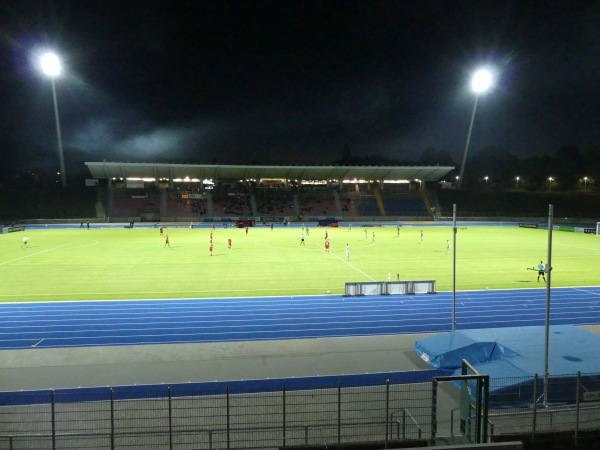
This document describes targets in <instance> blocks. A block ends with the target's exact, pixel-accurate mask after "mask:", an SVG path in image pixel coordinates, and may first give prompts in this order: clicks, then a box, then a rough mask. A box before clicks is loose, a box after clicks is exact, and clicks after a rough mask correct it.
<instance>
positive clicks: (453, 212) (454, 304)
mask: <svg viewBox="0 0 600 450" xmlns="http://www.w3.org/2000/svg"><path fill="white" fill-rule="evenodd" d="M452 236H453V241H452V331H454V330H456V203H455V204H454V205H452Z"/></svg>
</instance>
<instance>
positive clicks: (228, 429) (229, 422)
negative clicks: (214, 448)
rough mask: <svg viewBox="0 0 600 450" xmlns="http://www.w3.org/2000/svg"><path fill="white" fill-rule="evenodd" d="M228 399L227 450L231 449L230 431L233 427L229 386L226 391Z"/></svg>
mask: <svg viewBox="0 0 600 450" xmlns="http://www.w3.org/2000/svg"><path fill="white" fill-rule="evenodd" d="M225 392H226V397H227V448H231V446H230V445H231V440H230V436H229V431H230V428H229V427H230V426H231V421H230V417H229V386H227V388H226V390H225Z"/></svg>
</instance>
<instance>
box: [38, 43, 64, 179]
mask: <svg viewBox="0 0 600 450" xmlns="http://www.w3.org/2000/svg"><path fill="white" fill-rule="evenodd" d="M40 67H41V69H42V72H43V73H44V74H45V75H46V76H48V77H49V78H50V82H51V84H52V99H53V100H54V121H55V123H56V137H57V140H58V158H59V162H60V180H61V184H62V187H64V188H65V187H67V172H66V171H65V158H64V155H63V146H62V135H61V132H60V118H59V115H58V100H57V97H56V84H55V82H54V79H55V78H56V77H57V76H59V75H60V73H61V72H62V65H61V63H60V59H59V57H58V56H57V55H56V54H55V53H52V52H49V53H44V54H43V55H42V56H41V57H40Z"/></svg>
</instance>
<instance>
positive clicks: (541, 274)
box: [537, 261, 546, 283]
mask: <svg viewBox="0 0 600 450" xmlns="http://www.w3.org/2000/svg"><path fill="white" fill-rule="evenodd" d="M540 277H542V278H543V279H544V283H545V282H546V266H545V265H544V261H540V263H539V264H538V279H537V280H538V282H539V281H540Z"/></svg>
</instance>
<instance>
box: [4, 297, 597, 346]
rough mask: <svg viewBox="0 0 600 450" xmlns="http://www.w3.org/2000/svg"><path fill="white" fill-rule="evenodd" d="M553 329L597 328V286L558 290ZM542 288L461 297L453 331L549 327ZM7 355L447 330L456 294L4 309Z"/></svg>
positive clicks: (102, 303)
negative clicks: (31, 350) (26, 350)
mask: <svg viewBox="0 0 600 450" xmlns="http://www.w3.org/2000/svg"><path fill="white" fill-rule="evenodd" d="M551 301H552V305H551V315H550V318H551V319H550V320H551V324H552V325H564V324H572V325H583V324H600V287H585V288H584V287H580V288H554V289H552V293H551ZM545 304H546V290H545V289H517V290H491V291H488V290H485V291H463V292H457V293H456V328H457V329H472V328H500V327H518V326H525V325H544V323H545V310H546V309H545V308H546V306H545ZM0 311H1V314H0V349H24V348H32V347H37V348H55V347H85V346H106V345H139V344H170V343H195V342H228V341H229V342H230V341H251V340H268V339H303V338H326V337H342V336H372V335H390V334H414V333H429V332H445V331H450V330H451V322H452V293H451V292H442V293H438V294H431V295H428V294H420V295H412V296H411V295H390V296H373V297H371V296H365V297H343V296H314V297H313V296H311V297H262V298H234V299H181V300H140V301H85V302H51V303H8V304H2V305H0Z"/></svg>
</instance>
